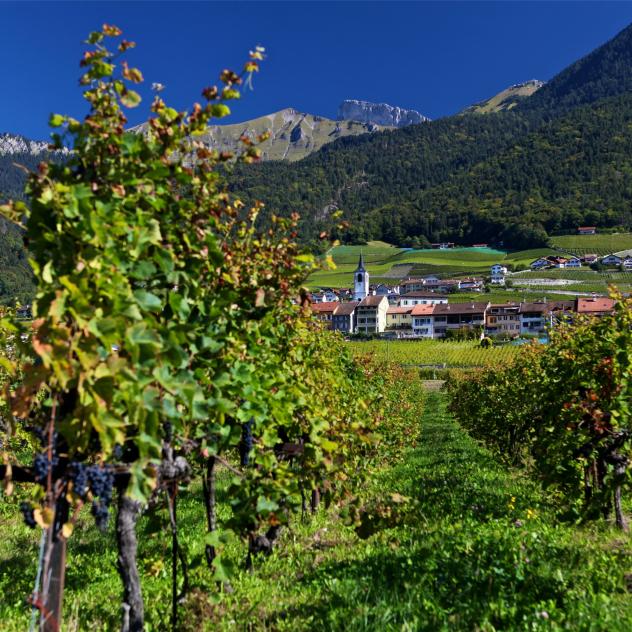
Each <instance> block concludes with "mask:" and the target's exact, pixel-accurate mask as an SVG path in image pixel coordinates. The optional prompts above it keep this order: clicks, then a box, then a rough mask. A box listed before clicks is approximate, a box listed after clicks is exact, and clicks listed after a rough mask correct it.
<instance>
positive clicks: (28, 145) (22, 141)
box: [0, 133, 68, 156]
mask: <svg viewBox="0 0 632 632" xmlns="http://www.w3.org/2000/svg"><path fill="white" fill-rule="evenodd" d="M67 151H68V150H67V149H64V150H63V152H62V153H67ZM44 153H50V149H49V143H47V142H45V141H39V140H29V139H28V138H24V136H20V135H19V134H7V133H0V156H7V155H12V154H30V155H31V156H38V155H39V154H44Z"/></svg>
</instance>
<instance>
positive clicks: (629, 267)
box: [623, 257, 632, 272]
mask: <svg viewBox="0 0 632 632" xmlns="http://www.w3.org/2000/svg"><path fill="white" fill-rule="evenodd" d="M623 269H624V270H625V271H626V272H630V271H632V257H626V258H625V259H624V260H623Z"/></svg>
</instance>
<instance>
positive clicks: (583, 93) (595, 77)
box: [519, 25, 632, 116]
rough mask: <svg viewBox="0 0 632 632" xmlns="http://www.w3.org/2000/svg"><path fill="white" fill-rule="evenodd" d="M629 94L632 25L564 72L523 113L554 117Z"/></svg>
mask: <svg viewBox="0 0 632 632" xmlns="http://www.w3.org/2000/svg"><path fill="white" fill-rule="evenodd" d="M629 92H632V25H631V26H628V27H626V28H625V29H623V31H621V32H620V33H618V34H617V35H616V36H615V37H613V38H612V39H611V40H610V41H608V42H606V43H605V44H603V45H602V46H600V47H599V48H597V49H595V50H594V51H593V52H592V53H590V54H588V55H586V56H585V57H582V58H581V59H580V60H578V61H576V62H575V63H574V64H571V65H570V66H569V67H568V68H566V69H565V70H563V71H562V72H560V73H559V74H558V75H556V76H555V77H554V78H553V79H552V80H551V81H549V82H548V83H547V84H546V85H545V86H543V87H542V89H540V90H538V92H537V93H536V94H535V95H533V97H532V98H530V99H527V100H525V101H524V102H523V103H521V104H520V107H519V109H521V110H523V111H525V112H526V111H531V112H535V111H539V112H540V113H541V114H543V115H547V116H552V115H555V114H559V113H562V112H567V111H568V110H570V109H572V108H574V107H577V106H579V105H584V104H587V103H593V102H595V101H598V100H599V99H604V98H608V97H614V96H617V95H620V94H624V93H629Z"/></svg>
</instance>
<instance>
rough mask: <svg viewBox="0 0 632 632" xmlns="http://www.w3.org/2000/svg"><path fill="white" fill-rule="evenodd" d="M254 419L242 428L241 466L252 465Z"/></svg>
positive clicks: (240, 443) (240, 445) (240, 444)
mask: <svg viewBox="0 0 632 632" xmlns="http://www.w3.org/2000/svg"><path fill="white" fill-rule="evenodd" d="M253 424H254V419H253V418H252V417H251V418H250V419H249V420H248V421H247V422H246V423H245V424H243V425H242V427H241V441H240V442H239V459H240V462H241V465H242V466H244V467H246V466H247V465H248V464H249V463H250V452H251V451H252V446H253V438H252V426H253Z"/></svg>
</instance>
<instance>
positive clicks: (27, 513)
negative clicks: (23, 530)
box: [20, 501, 35, 529]
mask: <svg viewBox="0 0 632 632" xmlns="http://www.w3.org/2000/svg"><path fill="white" fill-rule="evenodd" d="M20 511H21V512H22V516H23V517H24V523H25V524H26V526H27V527H30V528H31V529H35V516H34V515H33V505H31V503H27V502H26V501H24V502H21V503H20Z"/></svg>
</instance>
